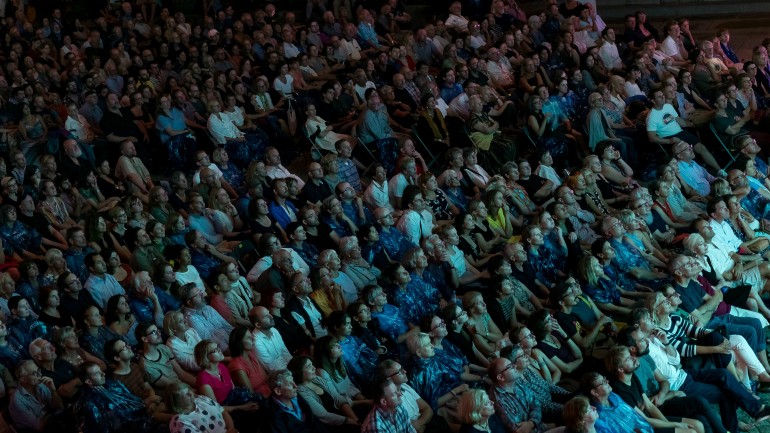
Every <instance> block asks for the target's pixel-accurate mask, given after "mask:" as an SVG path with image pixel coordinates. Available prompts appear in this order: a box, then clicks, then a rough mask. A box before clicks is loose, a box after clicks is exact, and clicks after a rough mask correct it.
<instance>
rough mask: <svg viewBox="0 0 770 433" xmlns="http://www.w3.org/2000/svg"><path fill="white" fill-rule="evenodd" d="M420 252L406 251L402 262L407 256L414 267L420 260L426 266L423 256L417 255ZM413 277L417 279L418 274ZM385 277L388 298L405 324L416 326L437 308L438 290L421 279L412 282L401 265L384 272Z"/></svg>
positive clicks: (415, 249)
mask: <svg viewBox="0 0 770 433" xmlns="http://www.w3.org/2000/svg"><path fill="white" fill-rule="evenodd" d="M418 250H419V251H418ZM412 251H414V252H412ZM421 251H422V250H420V249H419V248H414V249H412V250H409V251H407V253H406V254H404V257H405V259H404V261H406V256H407V255H409V257H410V258H411V260H410V262H412V263H413V264H414V265H415V267H416V266H417V261H418V260H422V261H423V262H424V263H425V265H426V266H427V259H426V258H425V256H424V254H423V255H422V257H420V255H419V252H421ZM423 268H424V267H423ZM415 275H416V276H418V277H419V275H418V274H415ZM385 277H386V280H387V281H389V282H390V287H389V289H390V290H389V298H390V299H391V301H392V303H393V305H395V306H397V307H398V308H399V309H400V310H401V312H402V313H403V315H404V318H405V319H406V321H407V323H410V324H412V325H417V324H418V323H420V319H421V318H422V317H423V316H425V315H426V314H429V313H433V312H435V310H436V308H438V305H439V298H440V294H439V292H438V290H436V288H435V287H433V286H431V285H430V284H428V283H427V282H426V281H425V280H423V279H422V278H415V279H414V282H413V278H412V275H411V274H410V273H409V271H408V270H407V269H406V267H405V266H403V265H402V264H401V263H396V264H393V265H392V266H391V267H390V268H388V269H387V270H386V271H385Z"/></svg>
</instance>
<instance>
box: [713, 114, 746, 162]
mask: <svg viewBox="0 0 770 433" xmlns="http://www.w3.org/2000/svg"><path fill="white" fill-rule="evenodd" d="M709 131H711V133H712V134H713V135H714V138H715V139H716V140H717V142H718V143H719V144H720V145H721V146H722V149H723V150H724V151H725V153H726V154H727V156H728V157H729V158H730V162H728V163H727V165H725V166H724V167H723V168H722V169H723V170H725V171H726V170H727V168H728V167H730V166H731V165H732V164H733V163H734V162H735V161H736V160H737V159H738V157H739V156H740V154H741V153H740V151H738V152H735V151H734V150H733V148H734V144H735V139H736V138H738V137H741V136H743V135H747V134H748V133H749V131H741V132H740V133H738V134H736V135H733V136H732V137H731V138H730V145H729V146H728V145H727V143H725V141H724V140H722V136H721V135H720V134H719V132H717V130H716V128H715V127H714V123H713V122H709Z"/></svg>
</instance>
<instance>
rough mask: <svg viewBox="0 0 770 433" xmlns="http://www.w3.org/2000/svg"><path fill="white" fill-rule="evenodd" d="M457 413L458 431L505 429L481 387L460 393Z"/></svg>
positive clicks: (501, 431) (490, 432)
mask: <svg viewBox="0 0 770 433" xmlns="http://www.w3.org/2000/svg"><path fill="white" fill-rule="evenodd" d="M457 415H458V417H459V418H460V422H461V424H462V426H461V427H460V433H479V432H487V433H505V432H506V431H507V429H506V428H505V425H503V423H502V421H501V420H500V418H499V417H498V416H497V415H496V414H495V404H494V402H492V400H490V399H489V395H488V394H487V392H486V391H484V390H483V389H471V390H468V391H466V392H464V393H462V394H461V395H460V401H459V402H458V404H457Z"/></svg>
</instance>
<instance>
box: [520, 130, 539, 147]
mask: <svg viewBox="0 0 770 433" xmlns="http://www.w3.org/2000/svg"><path fill="white" fill-rule="evenodd" d="M521 130H522V132H524V137H526V138H527V141H529V144H531V145H532V147H534V148H537V142H535V138H534V137H533V136H532V130H530V129H529V125H527V124H524V128H522V129H521Z"/></svg>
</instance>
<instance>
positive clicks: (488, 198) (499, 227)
mask: <svg viewBox="0 0 770 433" xmlns="http://www.w3.org/2000/svg"><path fill="white" fill-rule="evenodd" d="M498 179H499V178H498ZM504 198H505V193H504V187H503V182H502V180H501V179H499V180H498V181H495V182H494V183H493V184H490V185H489V188H487V191H486V192H485V193H484V203H485V204H486V208H487V224H489V228H490V229H491V230H492V232H493V233H495V235H497V236H499V237H500V239H503V240H508V239H510V238H511V236H513V230H514V227H517V228H518V227H521V226H523V225H524V218H523V217H519V218H514V217H513V215H511V213H510V212H509V211H508V204H507V203H506V202H505V200H504Z"/></svg>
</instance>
